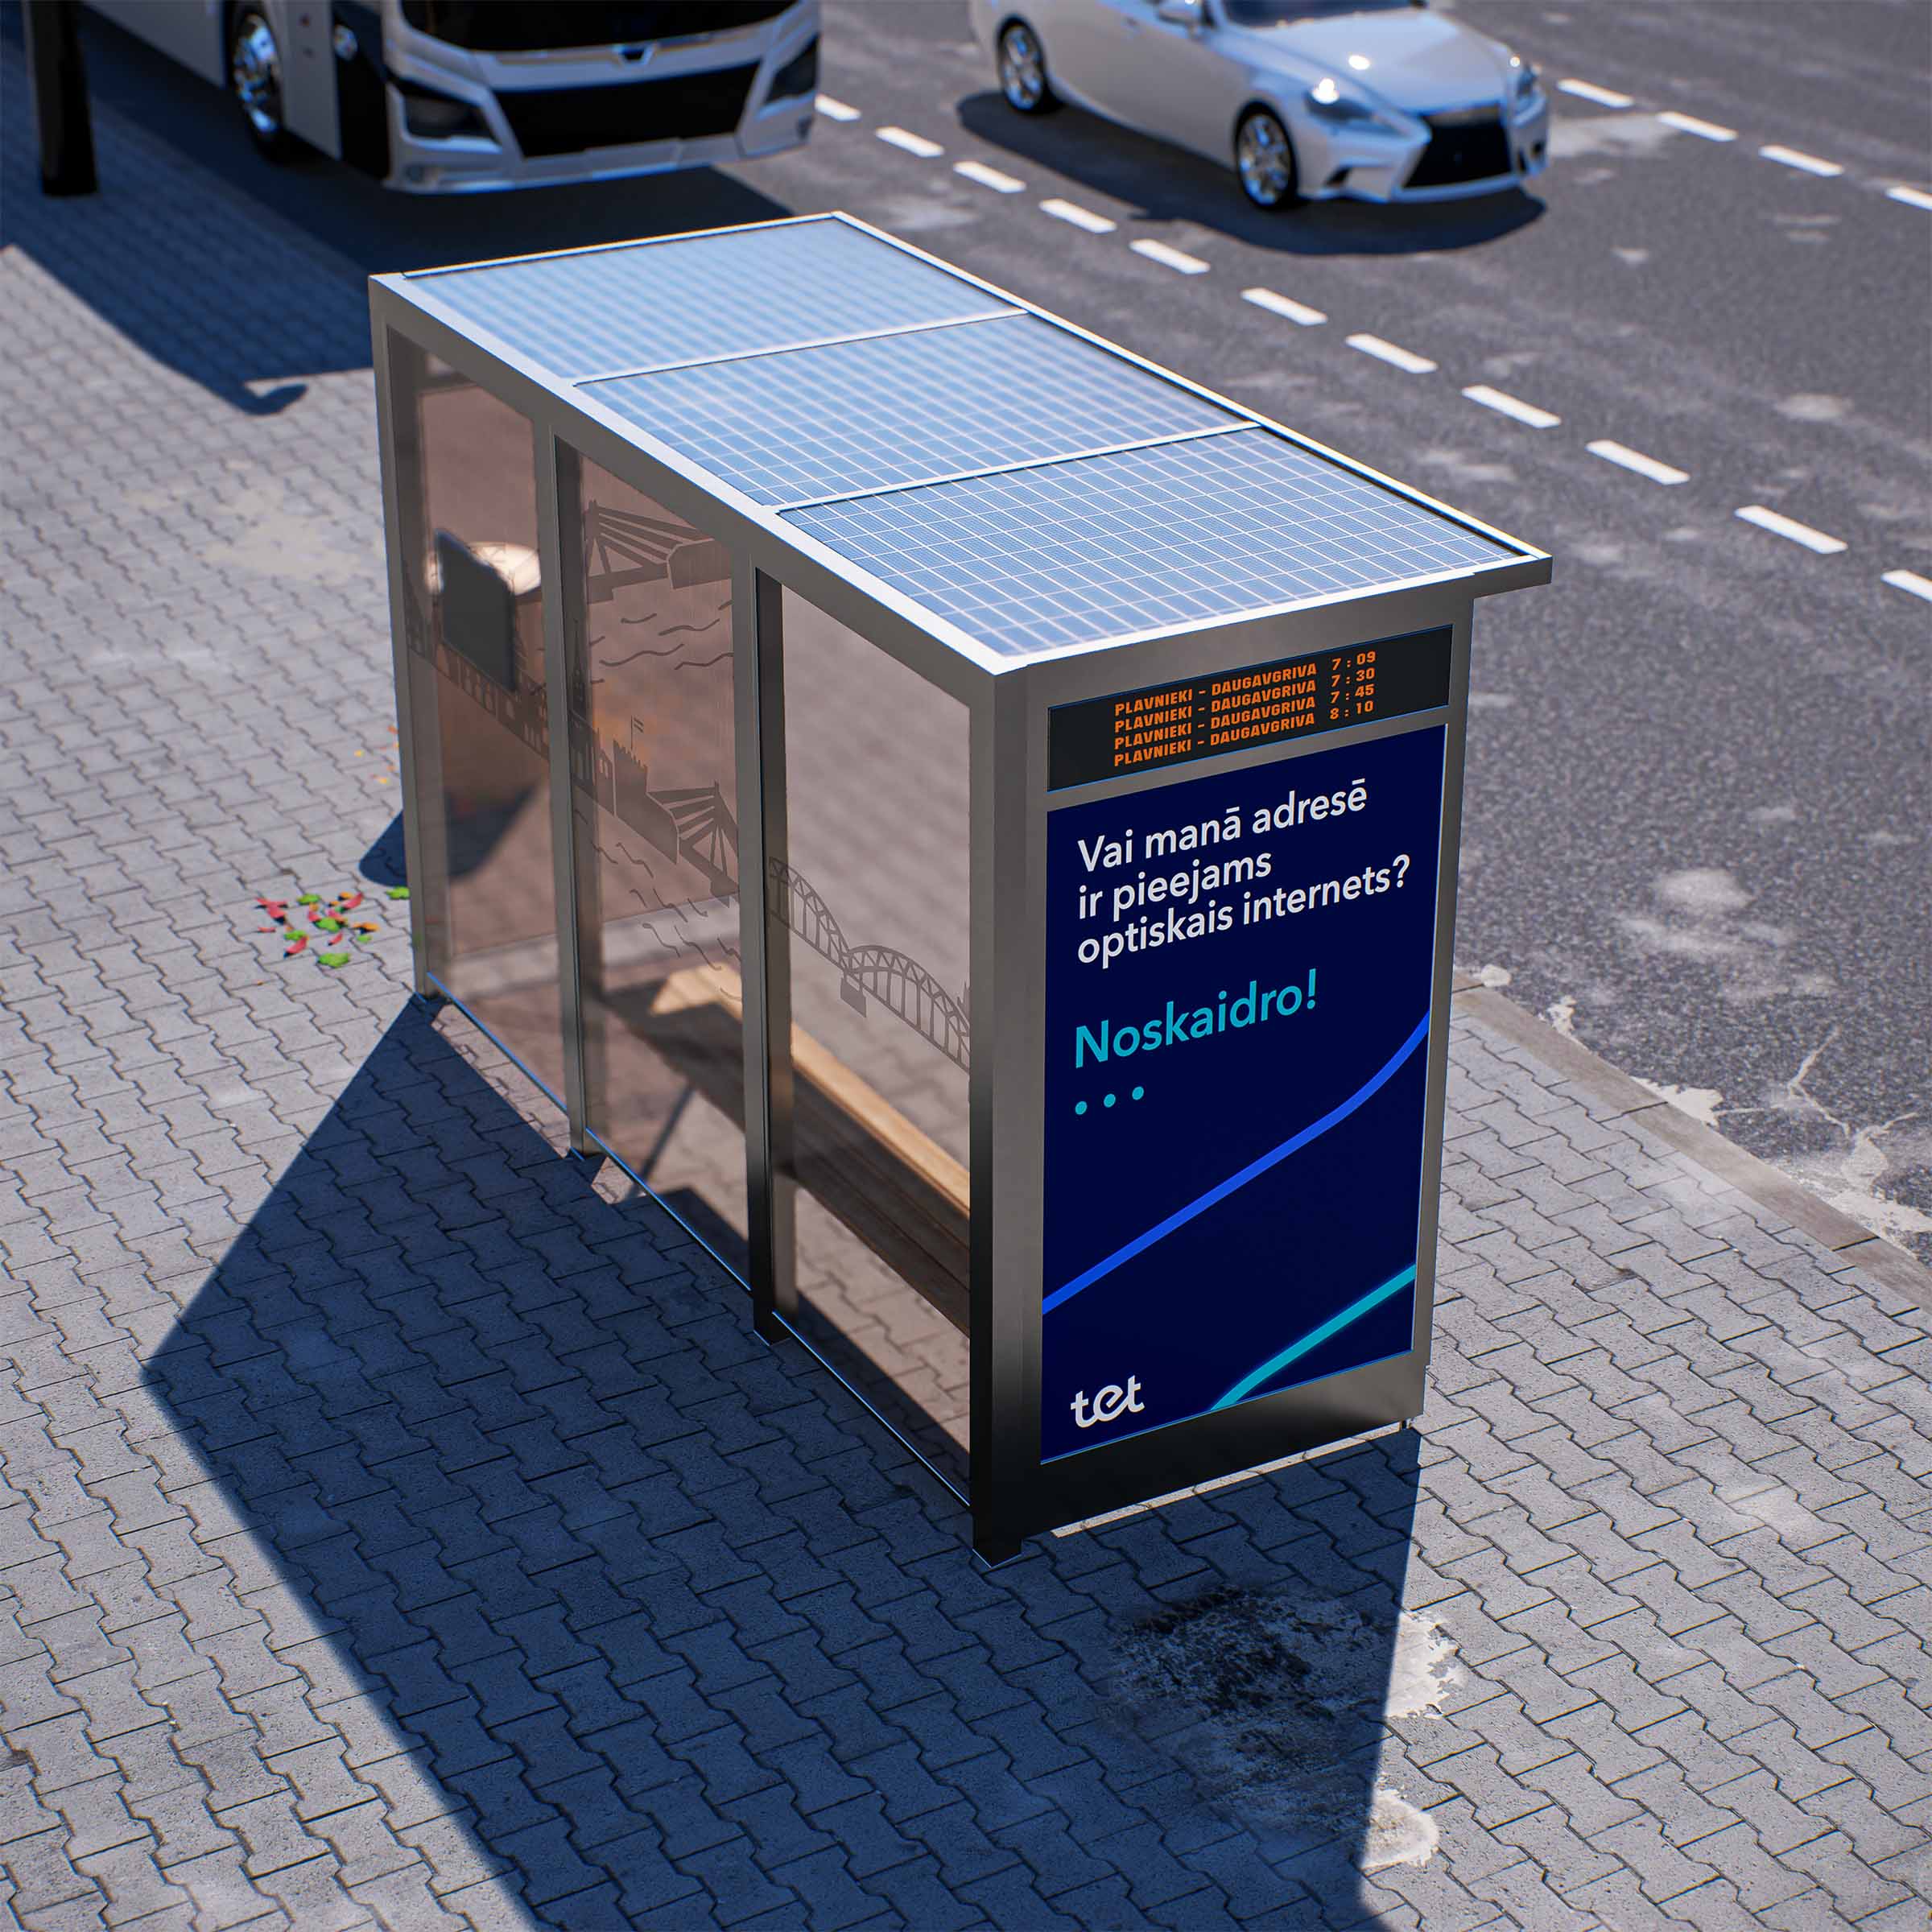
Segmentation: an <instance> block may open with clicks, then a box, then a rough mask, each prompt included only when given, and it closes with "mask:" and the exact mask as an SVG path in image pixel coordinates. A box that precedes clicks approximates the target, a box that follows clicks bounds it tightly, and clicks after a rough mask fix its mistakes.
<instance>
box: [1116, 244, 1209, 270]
mask: <svg viewBox="0 0 1932 1932" xmlns="http://www.w3.org/2000/svg"><path fill="white" fill-rule="evenodd" d="M1127 246H1129V248H1131V249H1132V250H1133V252H1134V253H1135V254H1137V255H1145V256H1146V258H1147V259H1148V260H1149V261H1150V262H1159V263H1160V265H1161V266H1162V268H1171V269H1172V270H1174V272H1175V274H1177V275H1206V274H1207V272H1208V264H1207V263H1206V262H1203V260H1202V259H1201V258H1200V257H1199V255H1184V254H1182V253H1181V251H1180V250H1179V249H1178V248H1170V247H1169V246H1167V244H1166V242H1129V243H1128V245H1127Z"/></svg>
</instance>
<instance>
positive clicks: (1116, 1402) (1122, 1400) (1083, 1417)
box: [1073, 1375, 1141, 1429]
mask: <svg viewBox="0 0 1932 1932" xmlns="http://www.w3.org/2000/svg"><path fill="white" fill-rule="evenodd" d="M1140 1412H1141V1381H1140V1377H1138V1376H1135V1375H1130V1376H1129V1377H1128V1378H1127V1386H1126V1387H1125V1389H1123V1388H1122V1387H1121V1385H1120V1384H1119V1383H1118V1382H1109V1383H1108V1385H1107V1386H1106V1387H1105V1388H1104V1389H1102V1390H1101V1391H1100V1393H1099V1394H1098V1395H1096V1397H1094V1398H1093V1406H1092V1408H1089V1407H1088V1405H1087V1391H1086V1390H1085V1389H1082V1390H1081V1391H1080V1393H1079V1394H1078V1395H1076V1396H1075V1397H1074V1398H1073V1426H1074V1427H1075V1428H1076V1429H1091V1428H1092V1426H1094V1424H1095V1423H1096V1422H1117V1421H1118V1420H1119V1419H1120V1418H1121V1417H1122V1416H1123V1415H1138V1414H1140Z"/></svg>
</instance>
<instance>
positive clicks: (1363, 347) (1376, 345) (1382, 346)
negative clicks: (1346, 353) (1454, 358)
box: [1348, 336, 1435, 376]
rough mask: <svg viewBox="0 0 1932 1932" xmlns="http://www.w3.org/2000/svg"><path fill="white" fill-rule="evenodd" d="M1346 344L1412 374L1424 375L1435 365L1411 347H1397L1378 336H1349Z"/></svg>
mask: <svg viewBox="0 0 1932 1932" xmlns="http://www.w3.org/2000/svg"><path fill="white" fill-rule="evenodd" d="M1348 346H1349V347H1350V348H1351V349H1360V351H1361V352H1362V353H1363V354H1364V355H1365V356H1373V357H1375V359H1376V360H1377V361H1378V362H1386V363H1389V364H1390V365H1392V366H1393V367H1394V368H1396V369H1406V370H1407V371H1408V372H1409V374H1410V375H1412V376H1426V375H1427V374H1429V373H1430V371H1431V370H1432V369H1434V368H1435V364H1434V363H1433V362H1431V361H1430V360H1429V358H1428V357H1426V356H1418V355H1417V354H1416V353H1414V350H1412V349H1397V347H1396V345H1394V344H1393V342H1385V341H1383V340H1382V339H1381V336H1349V337H1348Z"/></svg>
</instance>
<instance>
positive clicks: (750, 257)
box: [411, 221, 1013, 381]
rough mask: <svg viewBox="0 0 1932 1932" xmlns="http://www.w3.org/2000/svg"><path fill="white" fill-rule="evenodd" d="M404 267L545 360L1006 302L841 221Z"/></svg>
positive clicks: (991, 308)
mask: <svg viewBox="0 0 1932 1932" xmlns="http://www.w3.org/2000/svg"><path fill="white" fill-rule="evenodd" d="M411 281H412V282H413V283H415V285H416V286H417V287H419V288H421V289H423V291H425V292H426V293H427V294H428V295H431V296H433V297H434V298H435V299H436V301H438V302H440V303H442V304H443V305H444V307H445V308H452V309H454V310H455V311H456V313H457V314H458V315H460V316H462V317H463V318H464V320H466V321H469V322H473V323H474V324H477V326H478V327H480V328H486V329H488V330H489V332H490V333H491V334H492V335H493V336H496V338H497V340H498V341H500V342H502V343H503V344H504V345H505V346H506V347H507V348H509V349H514V351H515V352H516V353H518V355H520V356H525V357H528V358H529V359H530V361H533V362H539V363H541V364H542V365H543V366H544V367H545V368H546V369H549V370H551V372H552V373H553V374H556V375H559V376H563V377H564V378H567V379H568V380H571V381H576V380H579V379H580V378H583V377H585V376H592V375H606V374H615V373H617V371H619V370H624V369H662V368H667V367H672V366H675V365H677V364H679V363H683V362H708V361H715V360H716V358H717V357H720V356H733V355H743V354H745V353H747V352H751V351H757V350H760V349H783V348H786V347H788V346H791V345H796V344H799V343H803V342H822V341H828V340H832V339H834V338H836V337H839V336H856V335H864V334H866V333H869V332H877V331H878V330H880V329H886V328H906V327H918V326H920V325H922V324H927V323H932V322H950V321H956V320H959V319H960V317H961V316H997V315H1011V314H1012V313H1013V303H1010V302H1002V301H1001V300H1000V299H998V298H997V296H993V295H988V294H987V293H986V291H985V290H984V289H981V288H976V287H973V285H972V283H970V282H967V281H964V280H962V279H960V277H958V276H957V275H948V274H947V272H946V270H944V269H943V268H935V267H934V266H932V265H931V263H929V262H922V261H920V260H919V258H918V257H917V256H916V255H910V254H906V252H905V251H904V250H902V249H897V248H894V247H891V246H890V245H887V244H883V243H881V242H879V241H878V240H877V239H876V238H875V237H873V236H871V235H869V234H867V233H865V230H864V229H857V228H852V227H850V226H848V225H847V224H846V223H844V222H843V221H795V222H783V223H780V224H778V225H774V226H771V227H766V228H746V229H725V230H724V231H723V232H722V233H718V234H715V235H691V236H688V237H681V238H675V239H673V240H671V241H666V242H633V243H630V244H628V245H626V246H623V247H619V248H598V249H588V250H584V252H582V253H581V254H569V255H533V256H531V257H530V258H527V259H526V260H523V261H518V262H485V264H483V265H482V266H481V267H477V268H453V269H431V270H429V271H428V272H427V274H425V275H415V276H412V277H411Z"/></svg>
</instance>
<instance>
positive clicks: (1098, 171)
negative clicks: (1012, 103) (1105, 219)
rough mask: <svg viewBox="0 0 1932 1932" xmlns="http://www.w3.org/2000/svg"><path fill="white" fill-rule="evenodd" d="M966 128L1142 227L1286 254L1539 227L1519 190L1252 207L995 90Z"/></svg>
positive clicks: (1427, 244)
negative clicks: (1128, 207) (1165, 224)
mask: <svg viewBox="0 0 1932 1932" xmlns="http://www.w3.org/2000/svg"><path fill="white" fill-rule="evenodd" d="M958 111H959V117H960V126H962V127H964V129H965V130H967V132H968V134H976V135H977V136H978V137H979V138H980V140H982V141H989V142H993V144H994V145H995V146H996V147H1003V148H1005V150H1006V151H1007V152H1008V153H1009V154H1010V155H1013V156H1014V157H1015V158H1016V159H1019V160H1022V161H1027V162H1030V163H1033V164H1034V166H1035V167H1045V168H1050V169H1051V170H1053V171H1055V172H1056V173H1058V174H1061V175H1067V176H1068V177H1069V178H1070V179H1071V180H1075V181H1079V182H1083V183H1084V184H1086V186H1088V188H1092V189H1093V191H1094V192H1096V194H1102V195H1108V196H1112V197H1113V199H1114V200H1117V201H1125V202H1128V203H1130V204H1132V205H1133V207H1134V208H1137V210H1138V211H1139V212H1138V215H1137V217H1136V219H1137V220H1139V221H1195V222H1199V224H1200V225H1201V226H1202V227H1203V228H1208V229H1215V230H1216V231H1217V232H1218V233H1221V234H1225V235H1232V236H1234V237H1236V239H1238V240H1240V241H1242V242H1247V243H1249V245H1250V246H1253V247H1255V248H1267V249H1274V250H1278V251H1279V252H1280V253H1282V254H1288V255H1410V254H1422V253H1423V252H1424V251H1428V252H1430V253H1435V254H1443V253H1447V252H1449V251H1451V250H1456V249H1463V248H1480V247H1481V246H1483V245H1484V243H1485V242H1494V241H1496V240H1498V239H1499V238H1500V237H1502V236H1505V235H1508V234H1512V233H1514V232H1515V231H1516V230H1517V229H1520V228H1526V227H1528V226H1529V225H1530V223H1531V222H1532V221H1537V220H1538V219H1539V218H1540V217H1541V216H1542V213H1543V204H1542V202H1541V201H1540V200H1538V199H1537V198H1536V196H1534V195H1531V194H1525V193H1524V192H1521V190H1512V191H1511V192H1509V193H1506V194H1498V195H1484V196H1481V197H1480V199H1478V200H1472V201H1433V202H1426V203H1422V202H1411V203H1406V204H1402V205H1400V206H1392V207H1382V206H1378V205H1377V204H1374V203H1372V202H1367V201H1311V202H1308V203H1306V204H1303V205H1302V206H1301V207H1299V208H1283V209H1282V210H1279V211H1278V212H1277V213H1272V214H1271V213H1267V212H1266V211H1265V210H1263V209H1261V208H1255V207H1253V206H1252V205H1251V204H1249V201H1248V199H1247V197H1246V196H1245V195H1243V194H1242V192H1241V184H1240V183H1239V182H1238V181H1237V180H1236V179H1235V176H1234V174H1233V171H1232V169H1230V168H1226V167H1216V165H1215V164H1214V163H1212V161H1209V160H1207V159H1204V158H1203V157H1202V156H1201V155H1191V154H1189V153H1187V152H1186V151H1184V150H1183V149H1181V148H1178V147H1171V146H1170V145H1169V144H1168V143H1167V142H1165V141H1157V140H1155V139H1154V138H1153V137H1152V136H1151V135H1148V134H1137V133H1135V132H1134V131H1133V130H1132V129H1130V128H1125V127H1119V126H1115V125H1114V123H1113V122H1110V121H1103V120H1101V119H1100V118H1099V117H1098V116H1097V115H1094V114H1087V113H1085V112H1084V111H1083V110H1082V109H1079V108H1073V107H1067V108H1063V109H1061V110H1060V111H1059V113H1058V114H1053V115H1051V116H1048V117H1046V118H1042V119H1038V120H1035V119H1030V118H1028V117H1027V116H1026V115H1024V114H1015V113H1014V112H1013V109H1011V108H1010V107H1009V106H1008V105H1006V103H1005V100H1004V99H1002V98H1001V96H1000V95H999V94H998V93H995V92H993V91H991V90H989V91H988V92H986V93H979V94H972V95H969V96H968V97H967V98H966V99H964V100H963V101H960V103H959V109H958Z"/></svg>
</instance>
